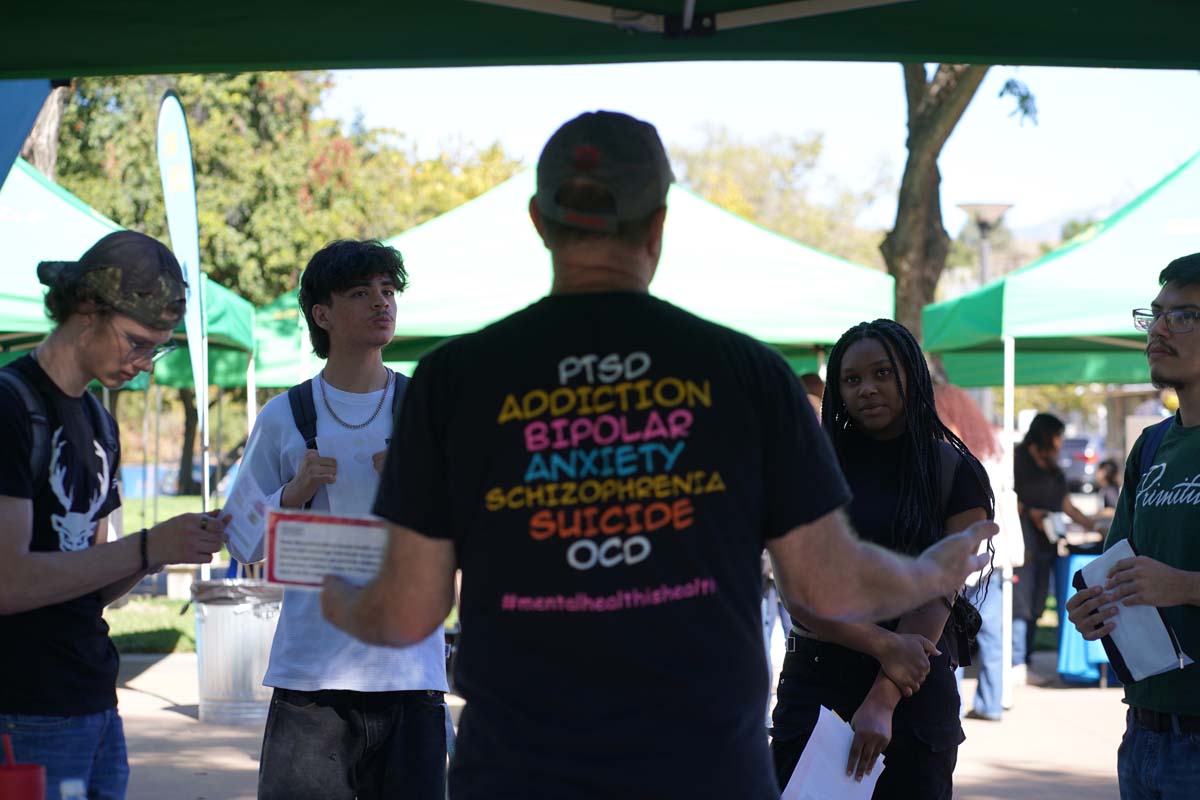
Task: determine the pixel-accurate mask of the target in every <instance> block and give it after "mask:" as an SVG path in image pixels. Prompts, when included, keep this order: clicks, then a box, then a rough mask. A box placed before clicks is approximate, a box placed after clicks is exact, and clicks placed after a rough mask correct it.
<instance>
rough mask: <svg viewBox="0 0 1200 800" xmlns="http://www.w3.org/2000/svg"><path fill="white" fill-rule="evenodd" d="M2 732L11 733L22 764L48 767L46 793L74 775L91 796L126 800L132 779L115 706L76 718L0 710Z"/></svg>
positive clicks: (93, 799)
mask: <svg viewBox="0 0 1200 800" xmlns="http://www.w3.org/2000/svg"><path fill="white" fill-rule="evenodd" d="M0 731H3V732H4V733H7V734H9V735H10V736H11V737H12V743H13V756H14V757H15V758H16V759H17V761H19V762H23V763H28V764H41V765H42V766H44V767H45V768H46V792H47V796H48V797H52V798H56V799H57V798H58V787H59V785H60V784H62V782H63V781H65V780H69V779H72V778H75V779H78V780H81V781H83V782H84V784H85V785H86V786H87V789H88V794H87V796H88V800H123V798H124V797H125V786H126V784H128V783H129V762H128V760H127V759H126V756H125V729H124V727H123V726H122V725H121V717H120V715H119V714H117V710H116V709H115V708H114V709H111V710H109V711H101V712H99V713H97V714H81V715H78V716H72V717H52V716H43V715H35V714H0Z"/></svg>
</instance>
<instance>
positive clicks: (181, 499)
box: [121, 494, 201, 533]
mask: <svg viewBox="0 0 1200 800" xmlns="http://www.w3.org/2000/svg"><path fill="white" fill-rule="evenodd" d="M200 510H201V508H200V495H198V494H191V495H159V498H158V521H159V522H162V521H164V520H168V519H170V518H171V517H176V516H179V515H180V514H188V513H198V512H199V511H200ZM121 511H122V512H123V514H124V525H125V532H126V533H134V532H135V531H140V530H141V529H142V528H152V527H154V524H155V522H154V498H152V497H150V498H147V499H146V500H145V501H144V502H143V501H142V499H141V498H140V497H139V498H134V499H132V500H125V501H123V503H122V505H121Z"/></svg>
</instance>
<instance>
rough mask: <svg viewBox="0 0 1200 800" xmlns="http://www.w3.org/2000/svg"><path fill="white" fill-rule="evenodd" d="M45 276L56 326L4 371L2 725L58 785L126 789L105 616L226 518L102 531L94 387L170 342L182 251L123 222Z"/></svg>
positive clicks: (189, 553) (120, 379)
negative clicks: (111, 537)
mask: <svg viewBox="0 0 1200 800" xmlns="http://www.w3.org/2000/svg"><path fill="white" fill-rule="evenodd" d="M38 279H39V280H40V281H41V282H42V283H44V284H46V285H47V286H48V287H49V291H48V292H47V293H46V298H45V304H46V312H47V314H48V316H49V317H50V318H51V319H52V320H53V321H54V323H55V327H54V330H53V331H52V332H51V333H50V335H49V336H48V337H47V338H46V340H45V341H43V342H42V343H41V344H39V345H38V346H37V347H36V348H35V349H34V351H33V352H32V353H30V354H29V355H27V356H24V357H22V358H20V359H17V360H16V361H14V362H13V363H12V364H10V365H9V366H8V367H6V368H5V373H6V375H5V377H4V379H3V380H0V419H3V420H6V421H8V422H9V426H8V431H7V435H6V436H5V437H4V444H3V454H2V455H0V519H4V520H6V521H7V524H6V525H5V526H3V529H2V530H0V641H3V642H4V643H5V657H4V658H0V732H3V733H8V734H10V735H11V736H12V740H13V750H14V754H15V756H16V758H17V760H18V761H26V762H32V763H35V764H42V765H44V766H45V767H46V786H47V791H48V792H50V793H51V794H52V795H53V796H55V797H57V796H58V791H59V786H60V784H61V783H62V782H63V781H64V780H68V779H79V780H82V781H83V783H84V785H85V786H86V787H87V792H88V797H90V798H97V799H99V800H109V799H110V798H123V797H124V796H125V786H126V783H127V782H128V778H129V766H128V762H127V759H126V754H125V734H124V731H123V728H122V725H121V717H120V715H119V714H118V713H117V689H116V683H117V666H118V658H117V651H116V648H115V647H114V646H113V643H112V640H111V639H109V637H108V625H107V624H106V623H105V622H104V620H103V618H102V616H101V614H102V612H103V610H104V607H105V606H106V605H107V604H109V603H111V602H113V601H114V600H116V599H117V598H119V597H121V596H122V595H124V594H125V593H126V592H128V591H129V590H130V589H131V588H133V586H134V585H136V584H137V582H138V581H139V580H141V578H142V576H144V575H145V574H146V573H147V572H149V571H152V570H157V569H159V568H161V567H163V566H165V565H166V564H175V563H187V564H207V563H209V562H210V561H212V554H213V553H215V552H216V551H218V550H220V548H221V539H222V535H223V530H224V522H223V521H222V520H219V519H217V518H216V516H215V512H214V514H212V515H204V514H182V515H180V516H178V517H174V518H173V519H169V520H166V521H165V522H161V523H159V524H158V525H155V526H154V527H153V528H150V529H149V530H146V529H143V530H141V531H139V532H138V533H136V534H133V535H131V536H126V537H124V538H122V539H118V540H117V541H114V542H108V541H107V538H108V537H107V532H108V516H109V514H111V513H112V512H113V511H114V510H116V509H117V508H118V507H119V506H120V504H121V498H120V497H119V495H118V493H117V485H116V478H117V474H118V471H119V469H120V440H119V437H118V435H117V425H116V421H115V420H114V419H113V418H112V417H111V416H110V415H109V414H108V412H107V411H106V410H105V409H104V408H103V407H102V406H101V405H100V403H99V401H97V400H96V399H95V398H94V397H93V396H92V395H91V394H90V393H88V391H87V387H88V384H89V383H91V382H92V381H93V380H95V381H99V382H100V383H102V384H103V385H104V386H107V387H108V388H110V389H118V388H120V387H121V386H123V385H125V383H127V382H128V381H129V380H131V379H132V378H134V377H135V376H136V375H137V374H138V373H139V372H143V371H146V372H148V371H149V370H150V369H151V367H152V365H153V362H154V361H155V360H156V359H157V358H158V356H160V355H162V354H163V353H165V352H169V350H170V345H169V344H168V341H169V339H170V336H171V331H172V330H173V329H174V328H175V326H176V325H178V324H179V321H180V319H182V317H183V310H184V303H185V295H184V291H185V284H184V280H183V272H182V270H181V269H180V268H179V263H178V262H177V261H176V260H175V256H174V255H173V254H172V253H171V251H170V250H168V249H167V248H166V247H165V246H164V245H162V244H161V243H160V242H157V241H155V240H154V239H151V238H150V237H149V236H145V235H143V234H140V233H135V232H134V231H119V232H116V233H111V234H109V235H107V236H105V237H104V238H102V239H100V241H98V242H96V244H94V245H93V246H92V247H91V248H90V249H89V250H88V251H87V252H86V253H84V254H83V256H82V258H80V260H79V261H70V262H64V261H53V262H47V261H44V262H42V263H41V264H39V265H38Z"/></svg>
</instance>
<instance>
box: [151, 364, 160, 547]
mask: <svg viewBox="0 0 1200 800" xmlns="http://www.w3.org/2000/svg"><path fill="white" fill-rule="evenodd" d="M161 431H162V384H159V383H155V384H154V478H155V479H154V481H153V482H152V483H153V485H154V524H155V525H157V524H158V464H159V461H158V457H159V449H158V448H159V443H160V439H161V436H160V433H161Z"/></svg>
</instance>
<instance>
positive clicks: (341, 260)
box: [300, 239, 408, 358]
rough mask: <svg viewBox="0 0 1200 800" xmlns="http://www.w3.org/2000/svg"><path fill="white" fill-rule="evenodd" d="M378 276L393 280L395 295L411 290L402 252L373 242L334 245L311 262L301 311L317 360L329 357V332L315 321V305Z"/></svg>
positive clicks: (303, 284) (304, 280) (303, 281)
mask: <svg viewBox="0 0 1200 800" xmlns="http://www.w3.org/2000/svg"><path fill="white" fill-rule="evenodd" d="M376 275H382V276H384V277H385V278H390V279H391V281H392V284H393V285H394V286H395V287H396V294H400V293H401V292H403V291H404V290H405V289H406V288H408V272H406V271H405V269H404V259H403V258H402V257H401V255H400V253H399V251H397V250H396V248H394V247H388V246H387V245H385V244H383V243H382V242H378V241H376V240H374V239H368V240H366V241H356V240H352V239H343V240H341V241H337V242H333V243H331V244H327V245H325V246H324V247H322V248H321V249H320V250H318V251H317V252H316V254H315V255H314V256H313V257H312V258H311V259H309V262H308V266H307V267H305V268H304V274H303V275H301V276H300V310H301V311H303V312H304V321H305V322H307V323H308V338H309V339H310V340H311V341H312V347H313V352H314V353H316V354H317V357H318V358H328V357H329V332H328V331H326V330H325V329H324V328H322V327H321V326H320V325H318V324H317V322H316V320H315V319H313V313H312V310H313V306H315V305H328V304H329V301H330V299H331V298H332V297H333V294H334V292H341V291H344V290H346V289H349V288H350V287H351V286H353V285H355V284H356V283H358V282H360V281H362V280H366V279H370V278H374V277H375V276H376Z"/></svg>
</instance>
